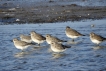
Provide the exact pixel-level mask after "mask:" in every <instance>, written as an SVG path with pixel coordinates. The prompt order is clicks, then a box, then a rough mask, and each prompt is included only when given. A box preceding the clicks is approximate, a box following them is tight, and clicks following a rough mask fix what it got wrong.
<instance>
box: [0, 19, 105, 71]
mask: <svg viewBox="0 0 106 71" xmlns="http://www.w3.org/2000/svg"><path fill="white" fill-rule="evenodd" d="M91 24H94V27H91ZM66 26H70V27H71V28H73V29H76V30H78V31H79V32H81V33H82V34H85V35H86V36H84V37H80V38H78V39H76V40H75V43H71V39H69V38H68V37H67V36H66V35H65V32H64V31H65V27H66ZM31 31H36V32H38V33H41V34H42V35H44V36H45V35H46V34H52V35H53V36H57V37H58V38H60V39H64V40H67V41H68V42H67V43H64V44H65V45H71V46H72V48H70V49H67V50H66V51H65V52H63V53H61V54H58V53H57V54H54V53H53V52H50V47H49V46H48V45H47V43H46V42H45V43H43V44H41V47H40V48H33V47H30V48H28V49H27V50H26V51H25V52H21V51H20V50H18V49H16V48H15V46H14V45H13V42H12V39H13V38H16V37H17V38H19V35H20V34H26V35H28V34H30V32H31ZM90 32H95V33H97V34H100V35H102V36H104V37H106V19H103V20H86V21H84V20H83V21H80V22H78V21H77V22H70V21H68V22H62V23H53V24H52V23H45V24H33V23H32V24H27V23H26V24H21V25H18V24H14V25H0V71H15V70H17V71H35V70H36V71H47V70H48V71H60V70H69V71H100V70H101V71H105V70H106V42H103V43H101V44H100V46H95V44H93V43H92V42H91V41H90V39H89V33H90Z"/></svg>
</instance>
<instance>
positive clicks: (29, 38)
mask: <svg viewBox="0 0 106 71" xmlns="http://www.w3.org/2000/svg"><path fill="white" fill-rule="evenodd" d="M20 39H21V41H25V42H27V43H31V42H32V39H31V36H27V35H23V34H21V35H20Z"/></svg>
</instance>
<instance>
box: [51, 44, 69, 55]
mask: <svg viewBox="0 0 106 71" xmlns="http://www.w3.org/2000/svg"><path fill="white" fill-rule="evenodd" d="M50 46H51V49H52V51H54V52H58V53H60V52H63V51H65V50H66V49H67V48H70V47H71V46H66V45H63V44H60V43H57V42H51V44H50Z"/></svg>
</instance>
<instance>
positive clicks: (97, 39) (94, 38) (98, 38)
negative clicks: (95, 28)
mask: <svg viewBox="0 0 106 71" xmlns="http://www.w3.org/2000/svg"><path fill="white" fill-rule="evenodd" d="M90 39H91V41H92V42H93V43H95V44H97V45H99V44H100V43H102V42H103V41H106V38H105V37H102V36H101V35H97V34H95V33H93V32H91V33H90Z"/></svg>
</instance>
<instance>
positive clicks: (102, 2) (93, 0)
mask: <svg viewBox="0 0 106 71" xmlns="http://www.w3.org/2000/svg"><path fill="white" fill-rule="evenodd" d="M49 1H50V0H30V1H29V0H1V2H0V4H3V3H8V4H10V5H12V3H13V4H14V5H21V6H30V5H31V6H33V5H34V6H42V5H48V6H51V5H70V4H77V5H80V6H106V0H51V1H53V2H51V3H49ZM12 6H13V5H12Z"/></svg>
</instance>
